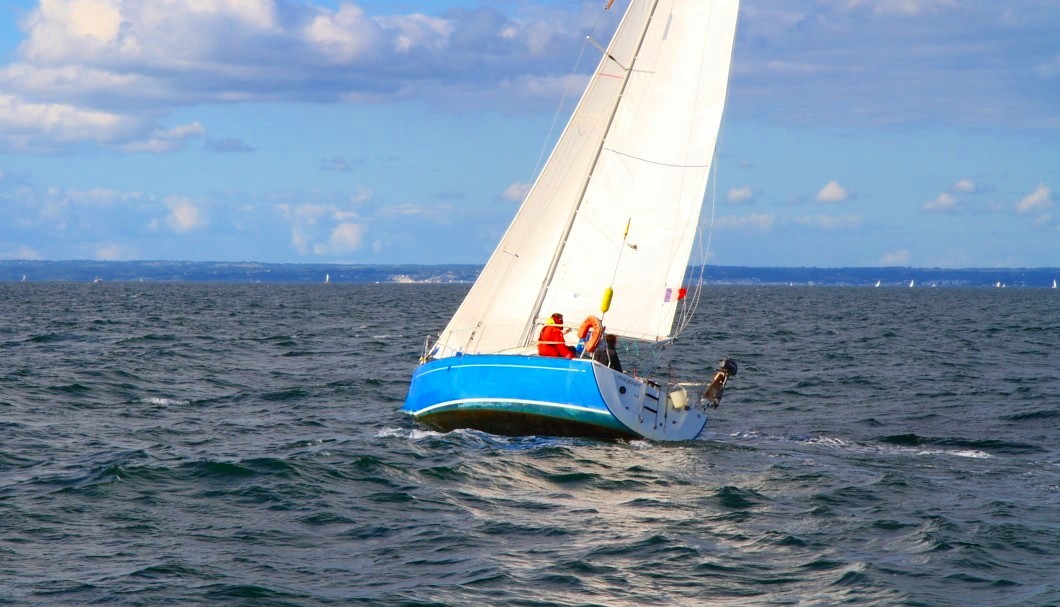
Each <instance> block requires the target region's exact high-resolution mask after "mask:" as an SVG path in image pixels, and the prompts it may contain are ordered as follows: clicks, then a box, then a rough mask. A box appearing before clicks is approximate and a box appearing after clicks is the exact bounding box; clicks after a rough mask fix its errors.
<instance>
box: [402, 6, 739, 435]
mask: <svg viewBox="0 0 1060 607" xmlns="http://www.w3.org/2000/svg"><path fill="white" fill-rule="evenodd" d="M612 1H613V0H612ZM610 5H611V3H610V2H609V3H608V8H609V7H610ZM738 10H739V0H631V1H630V3H629V6H628V8H627V9H626V12H625V15H624V16H623V18H622V20H621V22H620V23H619V25H618V28H617V29H616V31H615V34H614V37H613V38H612V40H611V42H610V44H609V45H608V46H607V48H606V50H604V49H603V47H602V46H600V45H598V44H595V41H593V43H594V46H597V48H600V49H601V50H603V51H604V52H603V56H602V58H601V60H600V63H599V66H598V67H597V69H596V71H595V72H594V73H593V75H592V77H591V78H590V82H589V84H588V86H587V88H586V90H585V92H584V94H583V96H582V98H581V100H580V101H579V103H578V105H577V106H576V108H575V110H574V113H573V114H572V116H571V118H570V121H569V122H568V124H567V127H566V128H565V129H564V131H563V133H562V134H561V135H560V138H559V139H558V141H557V143H556V146H555V148H554V149H553V151H552V153H551V155H550V156H549V159H548V161H547V162H546V163H545V165H544V167H543V168H542V169H541V172H540V173H539V175H538V177H537V180H536V181H535V183H534V185H533V187H532V188H531V189H530V191H529V193H528V194H527V197H526V199H525V200H524V201H523V204H522V206H521V207H520V208H519V211H518V212H517V213H516V216H515V218H514V219H513V221H512V224H511V225H510V226H509V228H508V230H507V232H506V233H505V234H504V236H503V237H502V239H501V241H500V243H499V244H498V246H497V248H496V250H495V251H494V253H493V255H492V256H491V257H490V259H489V261H488V262H487V263H486V265H485V266H484V268H483V270H482V272H481V273H480V275H479V277H478V279H477V280H476V282H475V283H474V285H473V286H472V287H471V289H470V290H469V292H468V294H467V296H466V298H465V299H464V301H463V303H461V305H460V307H459V308H458V309H457V311H456V313H455V314H454V315H453V317H452V319H451V320H450V321H449V324H448V325H447V326H446V327H445V330H444V331H442V333H441V334H440V335H439V336H438V337H437V339H436V340H434V341H433V342H432V341H430V339H428V340H427V341H426V342H425V348H424V352H423V356H422V357H421V361H420V365H419V366H418V367H417V368H416V369H415V371H414V372H413V376H412V381H411V383H410V385H409V393H408V396H407V398H406V400H405V403H404V405H403V407H402V410H403V411H404V412H405V413H407V414H409V415H411V416H412V417H413V418H414V419H415V420H417V421H419V422H422V423H424V424H427V425H429V426H431V427H434V428H437V429H440V430H443V431H449V430H453V429H458V428H470V429H476V430H480V431H484V432H488V433H492V434H499V435H508V436H529V435H549V436H571V437H595V438H609V439H638V438H647V439H651V440H660V441H666V440H689V439H693V438H695V437H697V436H698V435H699V434H700V433H701V432H702V430H703V428H704V426H705V425H706V423H707V409H708V408H710V407H716V406H717V405H718V403H719V402H720V400H721V396H722V394H723V391H724V388H725V384H726V382H727V380H728V378H729V377H730V376H731V375H735V373H736V369H737V367H736V364H735V363H734V362H733V361H729V360H724V359H723V360H722V361H721V362H720V363H719V364H718V368H717V369H716V370H714V371H710V370H709V367H708V368H707V369H708V370H707V371H706V372H705V373H706V375H705V377H704V379H703V380H702V381H699V382H681V381H678V380H676V379H671V378H669V377H666V376H663V377H656V376H653V375H652V374H651V369H645V368H641V369H639V370H637V371H636V372H633V371H630V370H628V369H627V371H630V372H625V373H623V372H621V371H619V370H617V369H614V368H611V366H609V365H606V364H602V363H600V362H596V361H594V360H593V358H592V356H591V354H590V351H592V350H593V346H594V344H595V343H596V342H599V344H600V345H599V346H598V347H600V348H605V346H604V345H603V344H604V340H601V339H600V335H601V334H602V333H604V332H606V333H607V334H609V335H614V336H616V337H617V338H618V339H621V340H622V342H621V343H623V344H626V345H629V344H634V345H635V346H636V347H638V348H640V347H644V348H649V349H655V348H662V347H664V346H666V345H668V344H669V343H671V342H672V341H673V338H674V337H675V335H676V333H677V332H679V330H680V329H681V328H683V326H682V325H683V323H682V320H683V321H685V322H687V318H686V317H685V316H680V317H678V316H677V313H678V311H679V310H680V311H681V312H682V313H688V312H689V310H690V309H691V308H694V304H695V303H696V302H698V295H699V290H698V288H694V289H691V291H693V292H692V293H690V289H689V286H694V285H689V286H686V285H685V284H684V281H685V277H686V272H687V267H688V264H689V259H690V256H691V252H692V248H693V244H694V242H695V241H696V237H697V234H698V233H699V229H698V221H699V216H700V211H701V209H702V207H703V201H704V195H705V193H706V190H707V185H708V181H709V177H710V174H711V171H712V167H713V162H714V159H715V154H716V151H715V147H716V142H717V138H718V132H719V130H720V127H721V120H722V115H723V111H724V107H725V99H726V94H727V89H728V80H729V68H730V65H731V60H732V49H733V41H734V37H735V31H736V21H737V13H738ZM589 40H590V41H592V39H591V38H590V39H589ZM697 284H698V286H701V285H702V280H700V281H699V282H698V283H697ZM553 313H559V314H562V315H563V316H564V317H565V318H570V319H573V320H574V321H575V322H574V323H572V324H569V325H566V324H565V325H561V329H562V330H564V331H567V333H566V335H565V337H564V340H565V342H564V343H563V344H558V343H557V344H555V345H559V346H560V347H562V348H567V347H568V346H573V343H571V342H572V341H573V340H574V336H573V333H574V328H575V327H577V328H578V335H579V337H583V338H585V339H586V340H587V343H586V345H585V348H584V350H582V351H581V352H580V354H579V355H577V356H574V357H573V358H566V357H557V356H542V355H540V352H541V350H540V348H539V346H541V345H542V344H541V342H539V340H540V339H541V335H542V329H543V328H544V327H546V326H547V325H548V324H549V323H550V322H552V316H553ZM675 317H677V319H678V320H677V321H676V322H675ZM582 318H584V319H585V320H584V322H582V321H581V319H582ZM579 323H580V324H579ZM549 345H554V344H549ZM607 351H608V352H610V351H611V350H610V349H608V350H607ZM628 351H629V350H627V352H628ZM616 352H617V350H616ZM664 373H665V372H664Z"/></svg>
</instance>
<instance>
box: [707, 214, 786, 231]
mask: <svg viewBox="0 0 1060 607" xmlns="http://www.w3.org/2000/svg"><path fill="white" fill-rule="evenodd" d="M776 221H777V218H776V216H775V215H766V214H760V213H758V214H752V215H743V216H734V215H729V216H726V217H719V218H718V219H717V220H716V221H715V222H714V227H716V228H718V229H722V230H732V231H734V232H743V231H753V232H769V231H770V230H772V229H773V225H774V224H775V223H776Z"/></svg>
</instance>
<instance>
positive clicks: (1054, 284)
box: [1053, 278, 1056, 289]
mask: <svg viewBox="0 0 1060 607" xmlns="http://www.w3.org/2000/svg"><path fill="white" fill-rule="evenodd" d="M1053 288H1054V289H1055V288H1056V279H1055V278H1054V279H1053Z"/></svg>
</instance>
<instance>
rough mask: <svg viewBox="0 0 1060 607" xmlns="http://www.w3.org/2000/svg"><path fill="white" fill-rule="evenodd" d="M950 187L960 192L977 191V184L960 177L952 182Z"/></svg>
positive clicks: (971, 192)
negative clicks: (955, 181)
mask: <svg viewBox="0 0 1060 607" xmlns="http://www.w3.org/2000/svg"><path fill="white" fill-rule="evenodd" d="M950 189H951V190H952V191H954V192H957V193H960V194H975V193H977V192H978V191H979V185H978V184H976V183H975V182H974V181H972V180H971V179H962V180H960V181H958V182H957V183H955V184H953V187H951V188H950Z"/></svg>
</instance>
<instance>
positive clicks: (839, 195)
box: [817, 181, 850, 203]
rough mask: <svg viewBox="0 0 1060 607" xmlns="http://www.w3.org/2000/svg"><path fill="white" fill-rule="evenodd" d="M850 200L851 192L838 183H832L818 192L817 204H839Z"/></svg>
mask: <svg viewBox="0 0 1060 607" xmlns="http://www.w3.org/2000/svg"><path fill="white" fill-rule="evenodd" d="M848 200H850V191H849V190H847V189H846V188H844V187H843V186H841V185H839V182H838V181H830V182H828V185H826V186H824V187H823V188H821V191H820V192H817V202H824V203H837V202H846V201H848Z"/></svg>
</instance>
